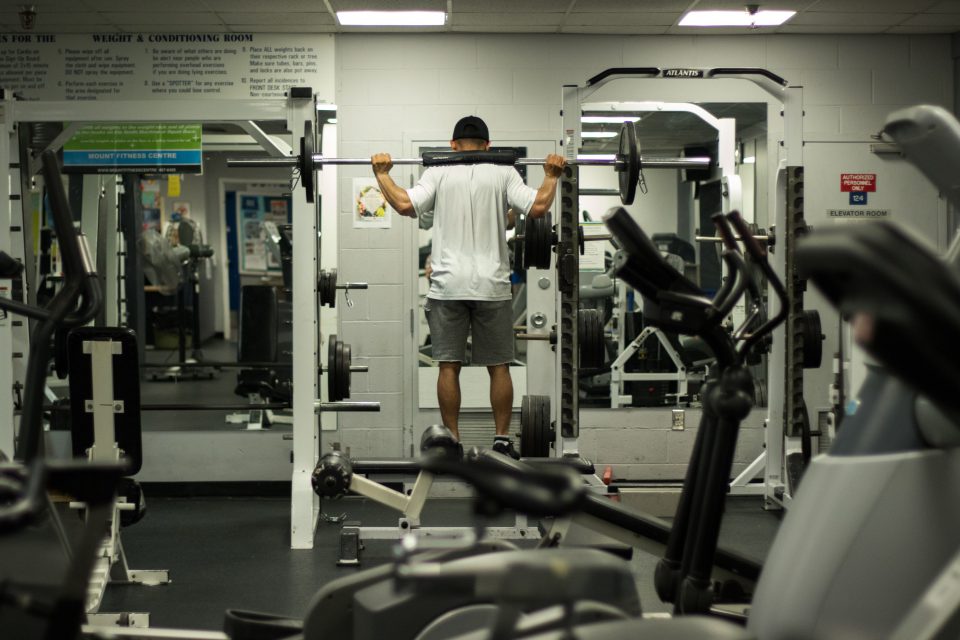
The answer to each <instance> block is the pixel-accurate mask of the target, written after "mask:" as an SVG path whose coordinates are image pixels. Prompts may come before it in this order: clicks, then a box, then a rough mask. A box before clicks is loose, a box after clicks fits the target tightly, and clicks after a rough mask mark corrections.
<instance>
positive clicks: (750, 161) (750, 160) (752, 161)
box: [743, 156, 757, 164]
mask: <svg viewBox="0 0 960 640" xmlns="http://www.w3.org/2000/svg"><path fill="white" fill-rule="evenodd" d="M756 163H757V156H747V157H746V158H744V159H743V164H756Z"/></svg>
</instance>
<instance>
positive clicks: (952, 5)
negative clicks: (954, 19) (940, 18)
mask: <svg viewBox="0 0 960 640" xmlns="http://www.w3.org/2000/svg"><path fill="white" fill-rule="evenodd" d="M926 13H960V0H940V2H937V3H936V4H934V5H933V6H932V7H929V8H928V9H927V10H926Z"/></svg>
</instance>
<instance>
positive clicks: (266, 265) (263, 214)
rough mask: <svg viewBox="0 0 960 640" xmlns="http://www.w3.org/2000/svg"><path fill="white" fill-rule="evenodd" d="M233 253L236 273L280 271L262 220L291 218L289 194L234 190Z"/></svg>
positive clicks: (248, 273)
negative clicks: (234, 240) (234, 222)
mask: <svg viewBox="0 0 960 640" xmlns="http://www.w3.org/2000/svg"><path fill="white" fill-rule="evenodd" d="M236 199H237V200H236V201H237V206H236V217H237V219H236V229H237V234H236V237H237V256H238V257H239V265H240V269H239V271H240V273H241V274H243V275H262V274H265V273H277V274H279V273H280V272H281V268H280V263H279V262H278V261H277V260H276V258H275V257H274V255H273V253H271V252H270V251H269V250H268V248H267V240H266V235H265V233H264V230H263V223H264V222H273V223H275V224H277V225H282V224H287V223H289V222H290V221H291V217H290V211H291V207H292V201H291V199H290V195H289V194H286V195H284V194H282V193H281V192H279V191H278V192H277V193H260V192H250V191H238V192H237V194H236Z"/></svg>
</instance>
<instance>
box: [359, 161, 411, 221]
mask: <svg viewBox="0 0 960 640" xmlns="http://www.w3.org/2000/svg"><path fill="white" fill-rule="evenodd" d="M370 164H372V165H373V174H374V175H375V176H376V178H377V184H378V185H380V193H382V194H383V197H384V199H386V201H387V202H388V203H389V204H390V206H391V207H393V208H394V210H395V211H396V212H397V213H399V214H400V215H402V216H409V217H411V218H416V217H417V212H416V211H415V210H414V208H413V202H412V201H411V200H410V196H409V195H408V194H407V190H406V189H404V188H403V187H401V186H400V185H398V184H397V183H396V182H394V181H393V178H391V177H390V169H392V168H393V160H391V159H390V154H389V153H377V154H375V155H374V156H373V157H371V158H370Z"/></svg>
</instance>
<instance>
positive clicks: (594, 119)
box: [580, 116, 640, 124]
mask: <svg viewBox="0 0 960 640" xmlns="http://www.w3.org/2000/svg"><path fill="white" fill-rule="evenodd" d="M639 119H640V116H581V117H580V122H584V123H587V124H623V123H624V122H636V121H637V120H639Z"/></svg>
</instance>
